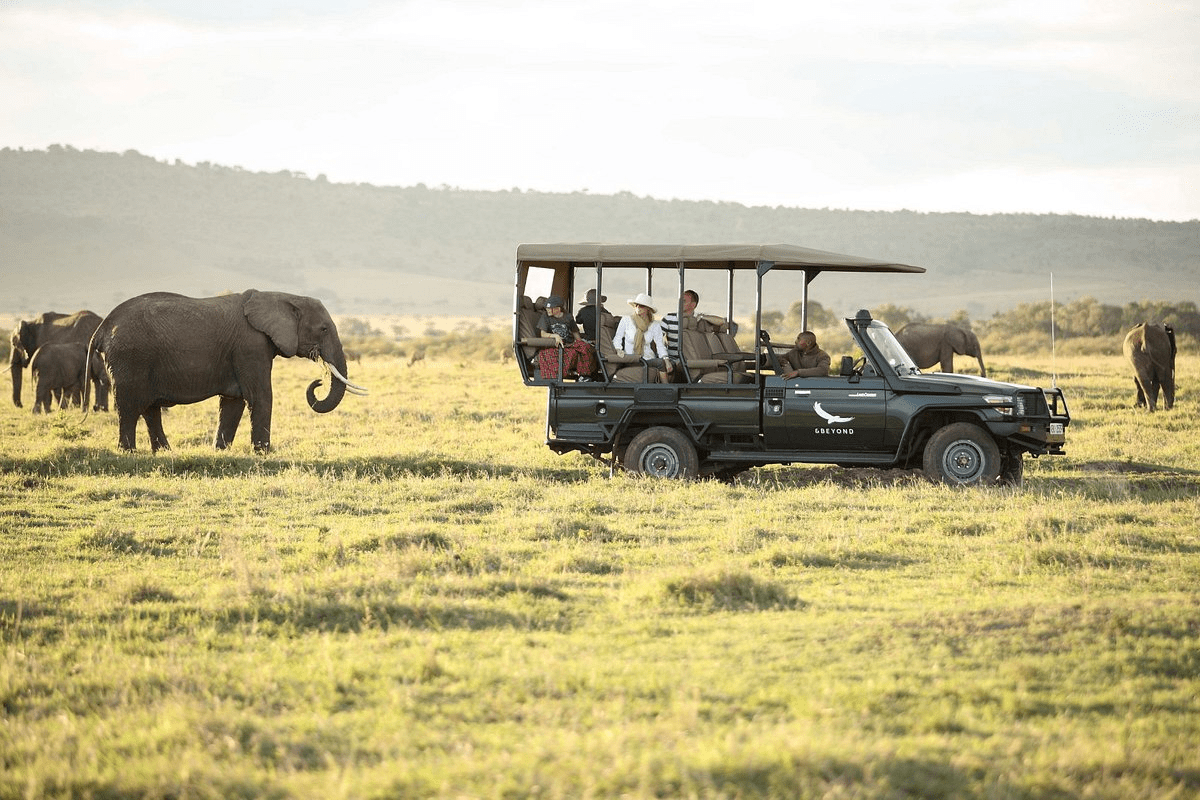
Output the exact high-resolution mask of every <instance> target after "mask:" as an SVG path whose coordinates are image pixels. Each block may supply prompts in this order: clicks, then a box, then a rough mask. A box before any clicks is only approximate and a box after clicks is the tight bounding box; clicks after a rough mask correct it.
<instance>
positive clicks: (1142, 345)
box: [1124, 322, 1175, 411]
mask: <svg viewBox="0 0 1200 800" xmlns="http://www.w3.org/2000/svg"><path fill="white" fill-rule="evenodd" d="M1124 349H1125V358H1127V359H1129V363H1130V364H1131V365H1132V366H1133V383H1134V385H1135V386H1137V403H1136V405H1137V406H1138V407H1141V406H1147V407H1148V408H1149V409H1150V410H1151V411H1154V410H1155V408H1156V406H1157V405H1158V390H1159V387H1162V393H1163V408H1164V409H1167V410H1170V408H1171V407H1172V406H1174V405H1175V329H1174V328H1172V327H1171V326H1170V325H1165V324H1163V325H1147V324H1146V323H1145V322H1139V323H1138V324H1137V325H1135V326H1133V330H1131V331H1130V332H1129V333H1127V334H1126V335H1125V348H1124Z"/></svg>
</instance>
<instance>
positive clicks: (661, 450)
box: [623, 426, 700, 478]
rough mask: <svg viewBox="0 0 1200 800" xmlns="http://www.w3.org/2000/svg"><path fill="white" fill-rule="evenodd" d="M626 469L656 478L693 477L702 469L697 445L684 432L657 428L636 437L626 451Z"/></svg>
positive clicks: (649, 429) (647, 430)
mask: <svg viewBox="0 0 1200 800" xmlns="http://www.w3.org/2000/svg"><path fill="white" fill-rule="evenodd" d="M623 463H624V465H625V469H626V470H628V471H629V472H632V473H634V474H635V475H653V476H654V477H656V478H694V477H696V476H697V475H698V474H699V472H700V463H699V458H698V456H697V455H696V448H695V447H694V446H693V445H692V443H691V441H690V440H689V439H688V438H687V436H685V435H684V434H683V433H682V432H681V431H678V430H676V429H675V428H666V427H662V426H659V427H655V428H647V429H646V430H644V431H642V432H641V433H639V434H638V435H637V436H635V437H633V441H631V442H630V443H629V448H628V449H627V450H626V451H625V458H624V462H623Z"/></svg>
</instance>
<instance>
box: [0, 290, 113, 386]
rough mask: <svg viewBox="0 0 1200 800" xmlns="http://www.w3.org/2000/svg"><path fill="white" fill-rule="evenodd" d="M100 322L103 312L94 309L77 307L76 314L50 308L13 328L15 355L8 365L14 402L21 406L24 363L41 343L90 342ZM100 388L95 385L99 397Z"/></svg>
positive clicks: (25, 363)
mask: <svg viewBox="0 0 1200 800" xmlns="http://www.w3.org/2000/svg"><path fill="white" fill-rule="evenodd" d="M99 324H100V316H99V315H98V314H95V313H93V312H91V311H76V312H75V313H74V314H60V313H58V312H57V311H47V312H45V313H42V314H38V315H37V316H36V317H34V318H33V319H26V320H21V321H20V322H18V323H17V327H15V328H13V332H12V359H11V362H10V364H9V369H10V370H11V371H12V389H13V394H12V397H13V405H15V406H16V407H17V408H21V407H22V406H21V383H22V379H23V375H24V370H25V367H27V366H29V361H30V359H32V358H33V354H34V353H36V352H37V350H38V348H39V347H42V346H43V345H47V344H51V343H54V342H78V343H79V344H82V345H85V346H86V345H87V343H88V340H89V339H90V338H91V337H92V333H93V332H95V330H96V327H97V326H98V325H99ZM100 394H101V390H100V388H99V387H97V389H96V396H97V397H99V396H100Z"/></svg>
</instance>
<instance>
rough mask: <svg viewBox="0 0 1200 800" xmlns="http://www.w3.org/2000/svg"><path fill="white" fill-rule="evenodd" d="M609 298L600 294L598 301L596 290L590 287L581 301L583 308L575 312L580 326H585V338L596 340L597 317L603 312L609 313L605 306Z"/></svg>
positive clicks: (590, 340)
mask: <svg viewBox="0 0 1200 800" xmlns="http://www.w3.org/2000/svg"><path fill="white" fill-rule="evenodd" d="M607 299H608V298H607V297H605V296H604V295H600V302H599V303H597V302H596V290H595V289H588V290H587V294H586V295H584V298H583V299H582V300H580V301H579V305H581V306H583V308H581V309H579V311H577V312H575V321H576V322H578V323H579V327H581V328H583V338H584V339H587V340H588V341H589V342H594V341H596V319H597V317H600V316H601V315H603V314H607V313H608V309H607V308H605V307H604V301H605V300H607Z"/></svg>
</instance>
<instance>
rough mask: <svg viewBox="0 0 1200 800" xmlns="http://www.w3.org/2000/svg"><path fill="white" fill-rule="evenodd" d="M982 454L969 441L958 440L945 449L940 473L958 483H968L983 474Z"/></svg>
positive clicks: (977, 446) (977, 447)
mask: <svg viewBox="0 0 1200 800" xmlns="http://www.w3.org/2000/svg"><path fill="white" fill-rule="evenodd" d="M983 466H984V454H983V450H982V449H980V447H979V445H978V444H976V443H975V442H972V441H971V440H970V439H959V440H957V441H955V442H953V443H951V445H950V446H949V447H947V448H946V452H945V455H943V456H942V471H943V472H944V473H945V474H946V475H947V476H948V477H950V478H952V479H954V480H956V481H958V482H960V483H970V482H971V481H973V480H977V479H978V478H979V476H980V475H982V474H983Z"/></svg>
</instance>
